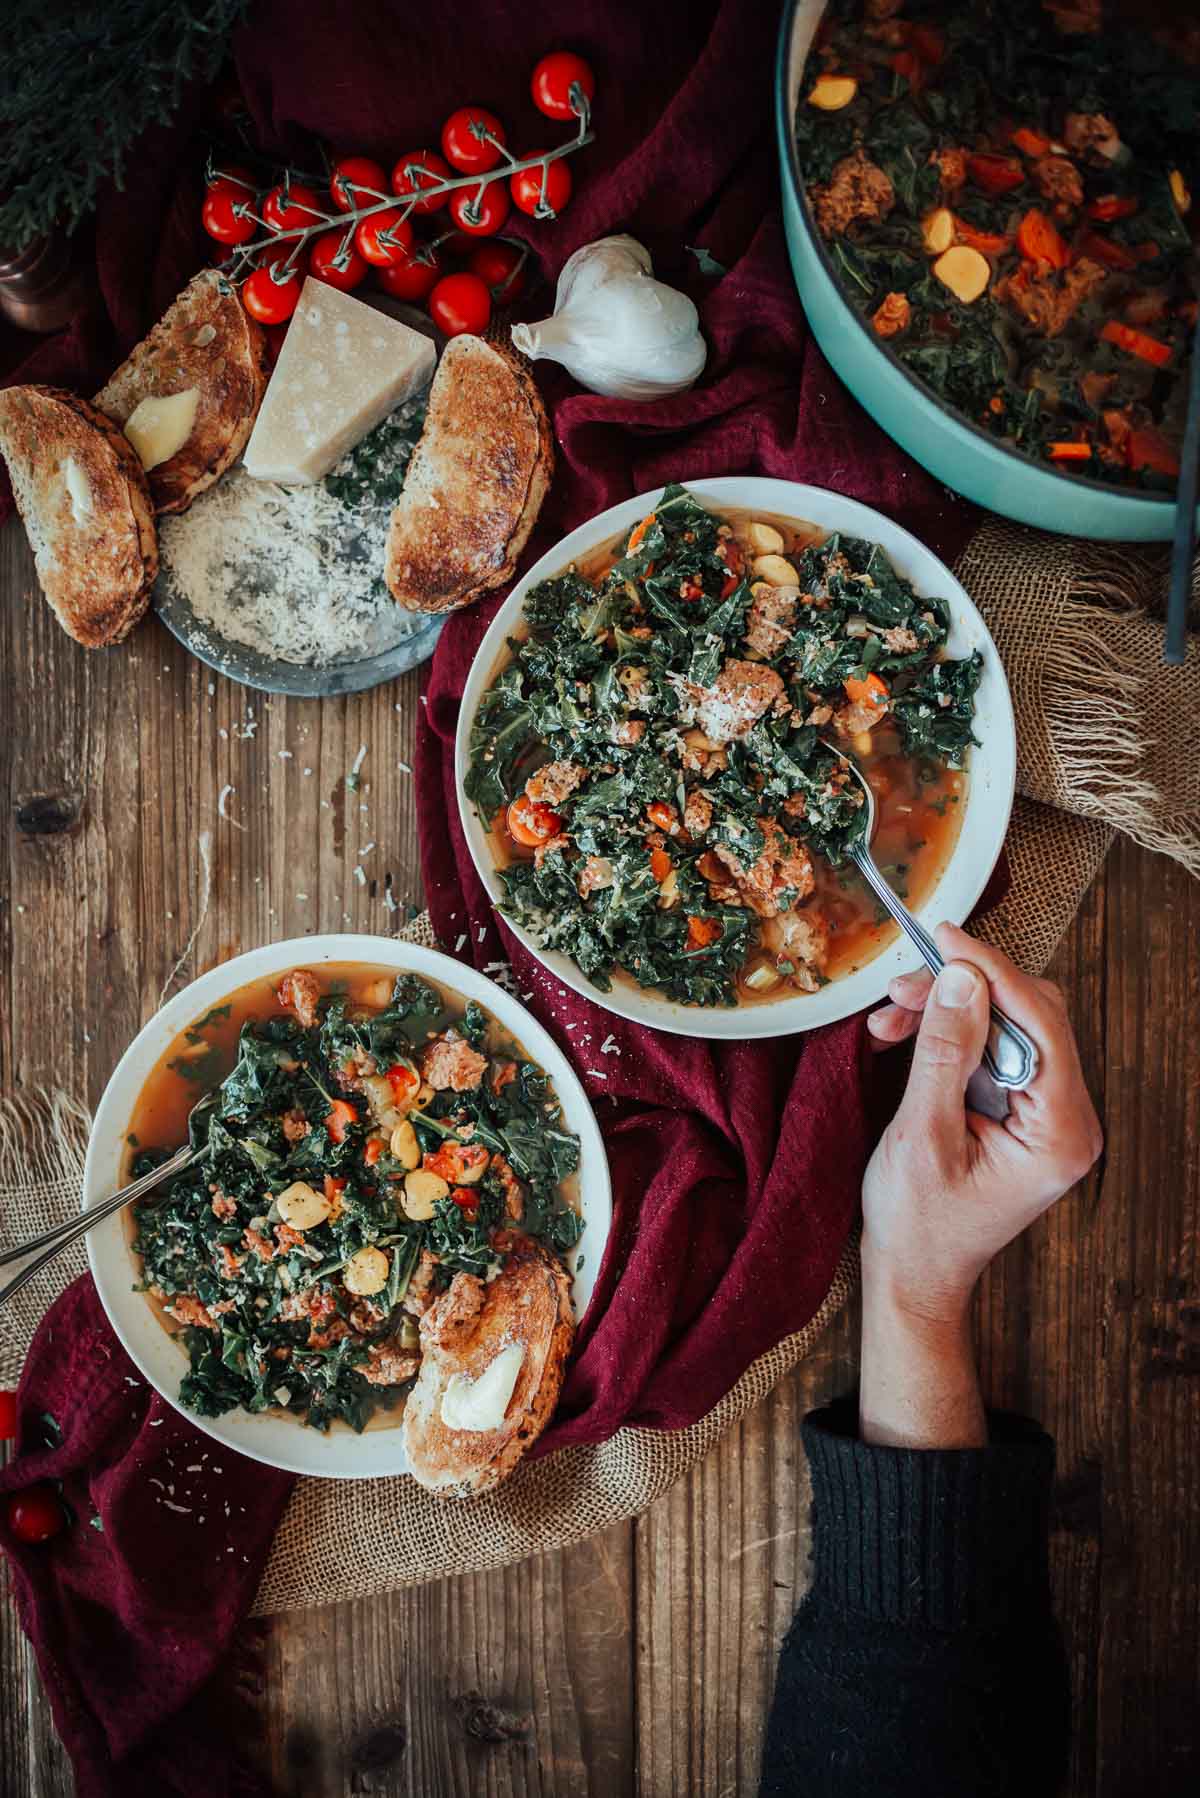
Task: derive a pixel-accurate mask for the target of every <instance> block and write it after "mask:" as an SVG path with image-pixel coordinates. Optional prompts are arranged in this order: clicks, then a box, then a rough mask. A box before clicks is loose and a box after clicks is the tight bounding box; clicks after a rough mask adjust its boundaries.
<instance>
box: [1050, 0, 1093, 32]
mask: <svg viewBox="0 0 1200 1798" xmlns="http://www.w3.org/2000/svg"><path fill="white" fill-rule="evenodd" d="M1042 5H1043V6H1044V7H1045V9H1046V11H1047V12H1048V13H1049V14H1050V16H1051V18H1052V19H1053V20H1054V23H1055V26H1056V27H1057V29H1058V30H1059V31H1061V32H1062V34H1063V36H1064V37H1074V36H1076V35H1077V34H1079V33H1081V32H1096V31H1099V30H1100V27H1101V25H1102V24H1103V22H1104V0H1042Z"/></svg>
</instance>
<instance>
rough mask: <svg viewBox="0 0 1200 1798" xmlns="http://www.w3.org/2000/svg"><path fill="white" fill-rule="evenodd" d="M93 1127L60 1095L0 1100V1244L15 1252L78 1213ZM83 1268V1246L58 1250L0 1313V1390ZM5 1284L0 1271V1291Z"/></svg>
mask: <svg viewBox="0 0 1200 1798" xmlns="http://www.w3.org/2000/svg"><path fill="white" fill-rule="evenodd" d="M91 1128H92V1120H91V1116H90V1115H89V1113H88V1110H87V1107H86V1106H85V1105H81V1104H80V1102H79V1100H78V1099H75V1098H72V1097H71V1095H70V1094H68V1093H64V1092H53V1093H48V1092H45V1091H43V1090H42V1089H41V1088H40V1087H33V1088H31V1089H30V1090H29V1091H27V1092H24V1093H16V1094H13V1095H12V1096H11V1097H8V1098H4V1099H0V1245H2V1246H3V1247H4V1248H5V1249H9V1248H15V1247H16V1246H17V1244H18V1243H22V1242H27V1241H28V1240H29V1239H30V1237H33V1236H39V1235H41V1234H42V1232H43V1231H45V1230H49V1229H51V1228H53V1226H54V1225H55V1224H57V1223H61V1222H63V1220H64V1219H66V1218H68V1217H70V1216H71V1215H72V1213H74V1212H76V1211H78V1209H79V1198H80V1192H81V1189H82V1185H83V1162H84V1156H85V1155H86V1153H87V1144H88V1136H89V1134H90V1132H91ZM86 1265H87V1251H86V1249H85V1247H84V1245H83V1242H82V1241H80V1242H77V1243H75V1244H73V1245H72V1247H71V1248H69V1249H64V1251H63V1253H62V1254H61V1255H60V1256H59V1257H58V1259H57V1260H56V1261H54V1262H52V1263H51V1264H50V1266H49V1267H47V1268H46V1269H45V1270H44V1271H43V1272H42V1273H40V1274H37V1275H36V1276H35V1277H34V1278H33V1279H32V1280H31V1281H30V1282H29V1284H28V1285H27V1286H26V1287H24V1288H23V1289H22V1290H21V1291H20V1292H19V1293H18V1294H17V1295H16V1297H15V1298H12V1299H10V1300H9V1301H8V1303H7V1304H6V1305H3V1306H0V1386H15V1385H16V1383H17V1380H18V1378H19V1377H20V1372H21V1367H22V1364H23V1363H24V1360H25V1354H26V1350H27V1349H28V1347H29V1344H30V1341H31V1340H32V1337H33V1333H34V1331H35V1330H36V1329H37V1326H38V1324H39V1323H40V1322H41V1320H42V1318H43V1317H44V1316H45V1314H46V1312H47V1311H48V1310H49V1308H50V1306H51V1305H52V1304H53V1303H54V1301H55V1299H56V1298H57V1297H58V1295H59V1293H60V1292H62V1291H63V1289H64V1288H65V1287H66V1286H68V1285H69V1284H70V1282H71V1281H72V1280H73V1279H74V1278H75V1277H76V1275H77V1274H81V1273H82V1272H83V1270H84V1268H85V1267H86ZM7 1277H8V1274H7V1272H4V1271H0V1284H2V1283H3V1281H4V1280H5V1279H6V1278H7Z"/></svg>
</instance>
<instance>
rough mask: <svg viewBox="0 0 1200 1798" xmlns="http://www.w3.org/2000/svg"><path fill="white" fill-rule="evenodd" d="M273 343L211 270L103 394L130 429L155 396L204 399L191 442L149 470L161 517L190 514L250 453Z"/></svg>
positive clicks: (106, 409) (102, 400)
mask: <svg viewBox="0 0 1200 1798" xmlns="http://www.w3.org/2000/svg"><path fill="white" fill-rule="evenodd" d="M268 376H269V370H268V367H267V340H266V336H265V334H264V332H263V330H262V328H261V326H260V325H258V324H257V323H256V321H255V320H254V319H252V318H251V317H250V315H249V313H248V312H247V311H246V308H245V307H244V306H243V305H242V302H241V300H240V298H239V297H238V293H237V289H236V288H235V287H234V286H233V285H232V284H231V283H230V282H229V281H227V280H226V279H225V278H224V276H222V275H221V274H220V273H219V272H218V271H217V270H216V269H204V270H202V271H201V273H200V274H198V275H196V276H195V277H194V278H193V279H192V280H191V281H189V283H188V285H187V286H186V287H185V288H184V290H183V292H182V293H181V294H179V295H178V297H177V298H176V299H175V300H173V301H172V302H171V304H170V306H168V308H167V310H166V312H165V313H164V314H163V316H162V318H161V319H160V320H159V321H158V323H157V324H156V325H155V326H154V328H153V330H152V331H150V332H149V333H148V334H147V336H146V337H144V338H143V339H142V341H141V343H139V344H138V346H137V348H136V349H134V350H133V351H132V352H131V354H130V355H129V356H128V357H127V358H126V360H125V361H124V362H123V363H122V364H121V366H120V368H118V369H117V370H116V372H115V373H114V374H113V375H112V376H111V377H110V378H109V380H108V381H107V382H106V383H105V385H104V386H103V387H102V388H101V389H100V391H99V393H98V394H97V395H96V398H95V404H96V405H97V406H98V407H99V409H100V411H101V412H103V413H105V414H107V416H108V417H109V418H112V419H114V420H115V421H116V423H117V424H118V425H124V423H125V421H126V419H127V418H128V417H129V416H130V414H131V413H132V412H133V411H134V410H135V408H136V407H137V406H138V405H139V404H140V402H141V401H142V400H144V399H146V398H147V397H148V396H150V395H154V396H159V395H166V394H172V393H183V392H185V391H186V390H187V389H188V388H191V387H194V388H195V389H196V390H197V393H198V395H199V398H198V400H197V403H196V421H195V424H194V425H193V426H192V431H191V435H190V436H189V437H188V440H187V442H186V443H185V444H183V446H182V447H181V448H180V449H178V450H177V451H176V453H175V454H174V455H173V456H170V457H168V459H167V460H166V461H165V462H161V463H160V464H159V465H158V467H157V468H152V469H151V470H150V471H149V481H150V492H151V494H152V495H153V498H154V508H155V511H157V512H185V511H186V510H187V508H188V507H189V506H190V505H191V503H192V501H193V500H194V499H195V498H196V496H197V495H198V494H200V493H203V492H204V491H205V489H206V488H208V487H211V486H212V484H213V482H214V481H217V480H219V479H220V478H221V476H222V475H223V474H224V473H225V470H226V469H227V468H228V467H230V465H231V464H232V463H233V462H235V461H236V460H237V458H238V457H239V456H240V455H241V453H242V451H243V450H244V449H245V447H246V443H247V440H248V439H249V436H250V432H251V431H252V430H253V428H254V420H255V418H256V417H257V416H258V408H259V406H260V405H261V404H262V397H263V394H264V393H265V392H266V390H267V380H268Z"/></svg>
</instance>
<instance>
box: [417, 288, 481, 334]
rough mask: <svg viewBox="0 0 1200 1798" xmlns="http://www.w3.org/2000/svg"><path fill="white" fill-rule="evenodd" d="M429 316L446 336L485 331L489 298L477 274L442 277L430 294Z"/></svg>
mask: <svg viewBox="0 0 1200 1798" xmlns="http://www.w3.org/2000/svg"><path fill="white" fill-rule="evenodd" d="M429 316H430V317H431V318H432V320H433V322H434V324H435V325H436V326H437V327H438V330H439V331H444V332H445V334H446V336H447V337H459V336H461V335H462V333H463V332H464V331H472V332H474V333H475V335H476V336H478V335H479V333H480V332H482V331H486V330H487V328H488V323H489V321H490V319H491V316H492V296H491V294H490V293H489V292H488V290H487V286H486V284H485V283H484V282H482V281H481V280H480V279H479V276H478V275H466V274H464V275H446V276H444V277H443V279H442V280H440V281H439V282H438V284H437V286H436V287H434V288H433V289H432V290H431V292H430V295H429Z"/></svg>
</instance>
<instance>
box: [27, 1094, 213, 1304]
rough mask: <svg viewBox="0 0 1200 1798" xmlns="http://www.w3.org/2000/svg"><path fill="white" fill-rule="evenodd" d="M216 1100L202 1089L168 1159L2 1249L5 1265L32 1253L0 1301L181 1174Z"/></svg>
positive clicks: (201, 1146) (194, 1155)
mask: <svg viewBox="0 0 1200 1798" xmlns="http://www.w3.org/2000/svg"><path fill="white" fill-rule="evenodd" d="M216 1101H217V1094H216V1093H215V1092H211V1093H205V1095H204V1097H203V1098H202V1099H199V1100H197V1102H196V1104H195V1105H193V1106H192V1109H191V1111H190V1112H189V1113H188V1140H187V1143H186V1144H185V1145H184V1146H183V1147H182V1148H180V1149H177V1150H176V1152H175V1154H174V1155H172V1157H171V1159H170V1160H169V1161H164V1162H163V1163H162V1166H161V1167H155V1168H151V1170H150V1172H149V1173H148V1174H143V1175H142V1176H141V1178H140V1179H138V1180H133V1181H131V1182H130V1184H129V1185H128V1186H123V1187H122V1188H121V1190H120V1192H115V1193H114V1194H113V1196H112V1198H111V1199H102V1200H101V1202H100V1204H99V1205H90V1206H89V1207H88V1209H87V1210H86V1211H83V1212H81V1213H80V1214H79V1216H78V1217H71V1218H68V1219H67V1221H66V1223H65V1224H56V1225H55V1227H54V1229H53V1230H46V1231H45V1232H44V1233H43V1234H42V1235H41V1236H33V1237H31V1238H30V1239H29V1241H28V1242H22V1243H18V1244H17V1246H16V1248H13V1249H6V1250H5V1251H4V1253H3V1254H0V1267H9V1266H11V1265H12V1263H13V1262H14V1261H24V1259H25V1257H26V1256H27V1255H33V1256H35V1257H36V1258H35V1259H34V1260H33V1261H31V1262H30V1263H29V1265H28V1266H27V1267H23V1268H22V1269H21V1271H20V1272H19V1273H17V1274H14V1275H13V1277H12V1279H11V1280H9V1281H8V1283H7V1285H5V1286H0V1305H4V1304H6V1303H7V1302H8V1300H9V1299H11V1298H14V1297H15V1296H16V1294H17V1293H18V1292H20V1290H21V1288H22V1287H23V1286H24V1285H26V1284H27V1283H28V1281H30V1280H32V1279H33V1276H34V1275H35V1274H40V1273H41V1271H42V1269H43V1268H44V1267H48V1266H49V1264H50V1262H51V1261H53V1260H54V1258H55V1256H56V1255H61V1254H62V1252H63V1250H64V1249H67V1248H70V1246H71V1244H72V1243H73V1242H78V1240H79V1238H80V1237H81V1236H84V1235H86V1233H87V1232H88V1231H89V1230H90V1229H91V1228H92V1227H93V1225H95V1224H102V1223H103V1222H104V1220H105V1218H106V1217H113V1216H115V1214H116V1213H117V1212H118V1211H123V1210H124V1209H125V1207H126V1205H131V1204H132V1203H133V1201H134V1199H140V1198H141V1196H142V1194H143V1193H147V1192H150V1191H151V1190H152V1189H153V1188H154V1187H156V1186H158V1185H160V1184H161V1183H162V1181H164V1180H169V1179H170V1178H171V1176H172V1175H173V1174H181V1173H182V1172H183V1170H184V1168H185V1167H191V1165H192V1163H193V1162H194V1161H199V1159H200V1157H201V1156H202V1155H203V1154H204V1153H205V1151H206V1148H207V1136H208V1133H207V1131H205V1132H204V1133H203V1135H201V1134H200V1133H199V1132H198V1130H197V1129H196V1127H195V1126H196V1125H197V1123H198V1121H199V1119H200V1117H201V1114H202V1113H204V1112H205V1111H207V1110H208V1109H209V1108H210V1107H211V1106H212V1105H215V1104H216ZM39 1249H40V1250H41V1251H42V1253H41V1254H38V1253H37V1251H38V1250H39Z"/></svg>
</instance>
